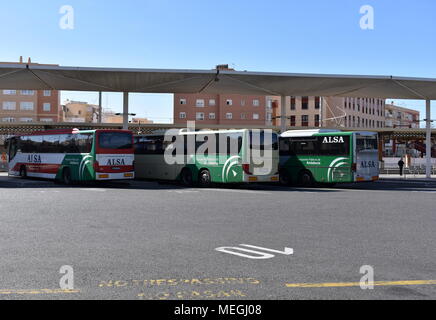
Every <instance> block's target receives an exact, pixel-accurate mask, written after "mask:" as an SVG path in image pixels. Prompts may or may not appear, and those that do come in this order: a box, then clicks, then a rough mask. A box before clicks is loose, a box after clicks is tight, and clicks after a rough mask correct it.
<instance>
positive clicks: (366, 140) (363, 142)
mask: <svg viewBox="0 0 436 320" xmlns="http://www.w3.org/2000/svg"><path fill="white" fill-rule="evenodd" d="M356 150H357V152H359V151H374V150H378V142H377V138H376V137H357V139H356Z"/></svg>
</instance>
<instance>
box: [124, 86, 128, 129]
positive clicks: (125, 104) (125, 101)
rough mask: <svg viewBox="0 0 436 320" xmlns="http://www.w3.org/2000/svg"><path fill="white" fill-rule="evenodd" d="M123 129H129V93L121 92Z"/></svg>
mask: <svg viewBox="0 0 436 320" xmlns="http://www.w3.org/2000/svg"><path fill="white" fill-rule="evenodd" d="M123 129H124V130H127V129H129V93H128V92H123Z"/></svg>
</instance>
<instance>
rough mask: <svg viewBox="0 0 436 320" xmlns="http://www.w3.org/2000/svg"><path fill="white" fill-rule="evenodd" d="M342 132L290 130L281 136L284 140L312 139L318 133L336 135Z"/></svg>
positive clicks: (332, 130)
mask: <svg viewBox="0 0 436 320" xmlns="http://www.w3.org/2000/svg"><path fill="white" fill-rule="evenodd" d="M335 132H342V131H341V130H335V129H310V130H288V131H285V132H283V133H282V134H281V135H280V136H281V137H283V138H288V137H311V136H313V135H315V134H318V133H335Z"/></svg>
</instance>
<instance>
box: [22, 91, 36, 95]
mask: <svg viewBox="0 0 436 320" xmlns="http://www.w3.org/2000/svg"><path fill="white" fill-rule="evenodd" d="M20 93H21V95H23V96H33V95H34V94H35V91H34V90H21V92H20Z"/></svg>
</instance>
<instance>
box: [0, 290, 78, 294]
mask: <svg viewBox="0 0 436 320" xmlns="http://www.w3.org/2000/svg"><path fill="white" fill-rule="evenodd" d="M79 292H80V290H63V289H18V290H15V289H0V295H7V294H61V293H79Z"/></svg>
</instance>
